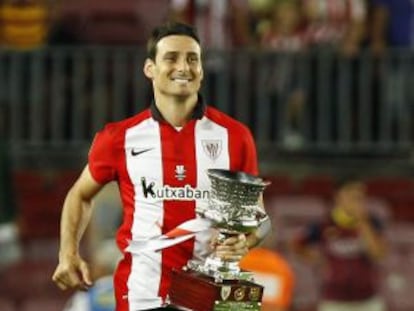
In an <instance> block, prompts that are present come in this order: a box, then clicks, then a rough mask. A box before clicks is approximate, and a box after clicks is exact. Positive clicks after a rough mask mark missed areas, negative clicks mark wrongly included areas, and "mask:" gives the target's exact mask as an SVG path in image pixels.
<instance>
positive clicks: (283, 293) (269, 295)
mask: <svg viewBox="0 0 414 311" xmlns="http://www.w3.org/2000/svg"><path fill="white" fill-rule="evenodd" d="M273 240H274V235H273V234H269V235H268V236H267V237H266V239H265V240H264V241H263V244H261V246H260V247H256V248H254V249H251V250H250V251H249V252H248V253H247V255H245V256H244V257H243V259H242V260H241V261H240V267H241V268H242V269H244V270H247V271H251V272H253V274H254V281H255V282H256V283H258V284H260V285H262V286H264V291H263V299H262V306H261V310H262V311H287V310H290V307H291V305H292V299H293V290H294V286H295V276H294V273H293V270H292V268H291V267H290V264H289V263H288V262H287V260H286V259H285V258H283V257H282V255H280V254H278V253H277V252H276V251H275V250H274V249H273V248H274V243H273Z"/></svg>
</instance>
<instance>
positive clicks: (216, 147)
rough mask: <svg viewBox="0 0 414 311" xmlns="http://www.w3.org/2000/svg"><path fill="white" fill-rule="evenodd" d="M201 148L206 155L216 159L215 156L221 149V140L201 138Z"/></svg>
mask: <svg viewBox="0 0 414 311" xmlns="http://www.w3.org/2000/svg"><path fill="white" fill-rule="evenodd" d="M201 143H202V145H203V150H204V152H205V153H206V154H207V156H208V157H209V158H210V159H212V160H213V161H215V160H217V158H218V157H219V156H220V154H221V149H222V142H221V140H210V139H208V140H207V139H206V140H202V141H201Z"/></svg>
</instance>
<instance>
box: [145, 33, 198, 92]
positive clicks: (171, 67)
mask: <svg viewBox="0 0 414 311" xmlns="http://www.w3.org/2000/svg"><path fill="white" fill-rule="evenodd" d="M144 72H145V74H146V76H147V77H148V78H150V79H151V80H152V81H153V86H154V91H155V92H160V93H161V94H164V95H171V96H178V97H188V96H191V95H194V94H196V93H197V92H198V91H199V89H200V85H201V81H202V78H203V69H202V65H201V50H200V45H199V44H198V43H197V41H195V40H194V39H193V38H191V37H188V36H181V35H171V36H167V37H164V38H162V39H161V40H160V41H159V42H158V44H157V54H156V56H155V61H152V60H147V61H146V64H145V67H144Z"/></svg>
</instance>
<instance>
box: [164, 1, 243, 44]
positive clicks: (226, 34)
mask: <svg viewBox="0 0 414 311" xmlns="http://www.w3.org/2000/svg"><path fill="white" fill-rule="evenodd" d="M170 10H171V12H170V16H171V18H172V19H175V20H178V21H182V22H185V23H187V24H191V25H195V26H196V27H197V29H199V33H200V39H201V42H203V44H204V46H205V47H206V48H207V49H214V50H223V49H230V48H233V47H245V46H248V45H250V44H251V32H250V19H249V18H250V15H249V6H248V1H247V0H226V1H223V0H171V4H170Z"/></svg>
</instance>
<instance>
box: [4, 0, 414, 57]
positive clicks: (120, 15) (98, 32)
mask: <svg viewBox="0 0 414 311" xmlns="http://www.w3.org/2000/svg"><path fill="white" fill-rule="evenodd" d="M0 16H1V43H2V45H3V46H5V47H8V48H12V49H14V48H18V49H30V48H36V47H41V46H44V45H72V44H94V45H101V44H102V45H114V44H115V45H140V44H144V42H145V39H146V38H147V35H148V32H149V31H150V29H152V27H153V26H154V25H156V24H159V23H160V22H162V21H166V20H169V19H175V20H181V21H185V22H188V23H191V24H194V25H196V26H197V28H198V29H199V32H200V36H201V38H202V41H203V44H204V46H205V47H207V48H209V49H231V48H263V49H266V50H277V51H288V52H289V51H296V52H297V51H304V50H307V49H313V48H320V47H331V48H334V49H337V50H338V52H340V53H342V54H344V55H346V56H352V55H355V54H356V53H358V51H359V50H360V49H361V48H370V49H371V50H372V51H373V52H375V53H377V54H381V53H384V51H385V48H386V47H387V46H391V47H410V46H411V45H412V43H413V40H414V39H413V38H414V35H413V32H414V28H413V27H412V22H413V21H412V20H413V17H414V4H413V2H412V1H410V0H228V1H222V0H157V1H150V0H123V1H116V0H100V1H98V0H72V1H63V0H55V1H52V0H2V1H1V14H0Z"/></svg>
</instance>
